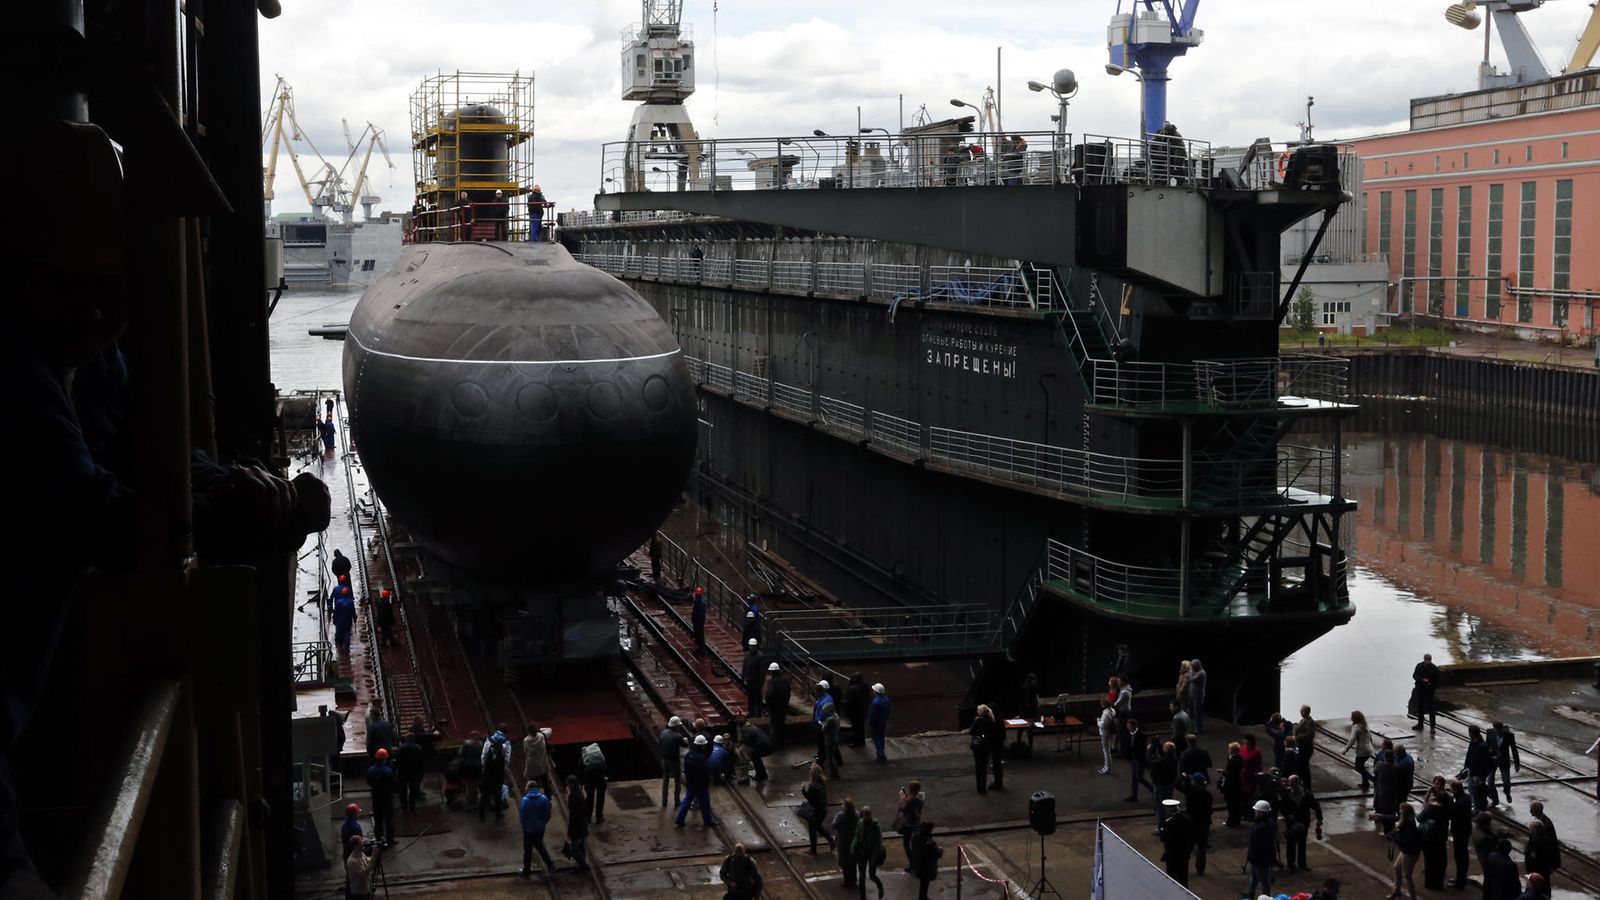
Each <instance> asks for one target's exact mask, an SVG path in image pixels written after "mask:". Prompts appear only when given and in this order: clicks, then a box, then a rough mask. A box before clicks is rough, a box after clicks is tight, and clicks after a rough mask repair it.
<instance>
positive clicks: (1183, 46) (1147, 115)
mask: <svg viewBox="0 0 1600 900" xmlns="http://www.w3.org/2000/svg"><path fill="white" fill-rule="evenodd" d="M1141 6H1142V7H1143V8H1142V9H1141V8H1140V7H1141ZM1199 8H1200V0H1132V3H1131V6H1130V11H1129V12H1123V11H1122V0H1117V14H1116V15H1114V16H1112V17H1111V27H1110V28H1109V29H1107V35H1106V43H1107V44H1108V49H1109V50H1110V51H1111V64H1110V65H1109V66H1107V67H1106V68H1107V70H1108V71H1111V72H1112V73H1113V74H1118V73H1120V71H1122V70H1137V73H1136V74H1137V75H1138V76H1139V82H1140V84H1139V88H1140V90H1141V91H1142V92H1143V98H1142V102H1141V103H1140V108H1141V109H1142V111H1143V115H1142V118H1143V120H1144V133H1145V134H1146V135H1149V134H1153V133H1155V132H1158V131H1160V130H1161V126H1162V125H1163V124H1165V123H1166V121H1167V82H1168V81H1170V80H1171V79H1170V78H1169V77H1168V76H1167V66H1168V65H1170V64H1171V63H1172V61H1173V60H1174V59H1176V58H1177V57H1180V56H1182V55H1184V54H1185V53H1188V52H1189V48H1190V47H1195V46H1198V45H1199V44H1200V41H1201V40H1202V39H1203V38H1204V37H1205V32H1203V31H1201V30H1200V29H1198V28H1196V27H1194V16H1195V13H1196V11H1198V10H1199Z"/></svg>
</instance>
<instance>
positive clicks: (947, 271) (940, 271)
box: [574, 243, 1067, 310]
mask: <svg viewBox="0 0 1600 900" xmlns="http://www.w3.org/2000/svg"><path fill="white" fill-rule="evenodd" d="M692 246H693V245H690V244H687V243H685V244H682V245H681V246H675V247H673V248H672V249H673V250H674V251H675V252H674V253H671V254H663V255H658V254H624V253H602V252H588V253H578V254H576V255H575V256H574V259H576V260H577V261H578V262H581V263H584V264H585V265H590V266H594V267H595V268H597V269H599V270H601V271H603V272H606V273H609V274H611V275H615V276H616V277H618V278H648V279H655V280H658V281H674V282H680V283H686V284H707V285H717V286H732V287H735V288H743V289H750V290H764V291H772V292H773V293H779V294H795V295H800V296H805V295H809V294H814V293H815V294H829V295H835V296H844V297H872V298H873V299H877V300H889V301H894V300H906V299H918V300H922V301H924V302H927V303H948V304H952V305H959V306H992V307H1001V308H1007V309H1038V310H1048V309H1064V308H1065V307H1066V304H1067V300H1066V294H1065V291H1064V290H1063V289H1062V287H1061V285H1060V283H1059V282H1058V281H1057V279H1056V276H1055V273H1054V272H1052V271H1050V270H1049V269H1041V268H1038V267H1035V266H1032V265H1024V266H1019V267H1017V268H1000V267H985V266H911V265H903V264H899V263H867V262H854V261H842V260H825V261H820V262H812V261H810V260H797V259H778V260H770V259H766V258H760V259H727V258H716V257H704V258H701V259H694V258H692V257H690V256H689V255H688V254H689V252H690V250H691V249H692Z"/></svg>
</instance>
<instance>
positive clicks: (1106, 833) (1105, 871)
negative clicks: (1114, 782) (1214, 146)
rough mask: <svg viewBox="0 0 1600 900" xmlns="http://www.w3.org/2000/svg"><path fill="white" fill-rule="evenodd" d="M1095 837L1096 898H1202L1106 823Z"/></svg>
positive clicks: (1132, 899)
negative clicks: (1131, 845) (1170, 876)
mask: <svg viewBox="0 0 1600 900" xmlns="http://www.w3.org/2000/svg"><path fill="white" fill-rule="evenodd" d="M1097 824H1098V825H1099V827H1098V828H1097V830H1096V832H1095V838H1094V883H1093V885H1092V886H1091V893H1090V896H1092V897H1093V898H1094V900H1199V898H1198V897H1196V896H1195V894H1194V893H1193V892H1191V891H1190V890H1189V889H1188V888H1186V887H1184V886H1183V885H1181V884H1179V883H1177V882H1176V881H1173V880H1172V879H1171V878H1169V877H1168V876H1167V873H1166V870H1164V869H1163V868H1162V867H1160V866H1158V865H1156V864H1155V863H1153V862H1151V861H1150V860H1148V859H1146V858H1145V857H1144V855H1143V854H1141V853H1140V852H1139V851H1137V850H1135V849H1133V848H1132V847H1130V846H1129V845H1128V842H1127V841H1124V840H1123V839H1122V838H1120V837H1118V836H1117V833H1116V832H1115V831H1112V830H1111V829H1110V828H1109V827H1107V826H1106V825H1105V823H1103V822H1101V823H1097Z"/></svg>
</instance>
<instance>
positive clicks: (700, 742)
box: [694, 734, 706, 747]
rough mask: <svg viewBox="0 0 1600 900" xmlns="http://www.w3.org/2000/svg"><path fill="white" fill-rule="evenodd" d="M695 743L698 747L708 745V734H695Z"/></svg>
mask: <svg viewBox="0 0 1600 900" xmlns="http://www.w3.org/2000/svg"><path fill="white" fill-rule="evenodd" d="M694 745H695V746H696V747H704V746H705V745H706V736H705V735H703V734H697V735H695V736H694Z"/></svg>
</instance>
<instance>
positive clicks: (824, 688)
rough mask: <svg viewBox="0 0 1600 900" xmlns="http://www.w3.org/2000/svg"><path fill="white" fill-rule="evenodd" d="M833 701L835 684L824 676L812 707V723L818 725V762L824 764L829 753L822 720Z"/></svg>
mask: <svg viewBox="0 0 1600 900" xmlns="http://www.w3.org/2000/svg"><path fill="white" fill-rule="evenodd" d="M833 703H834V700H833V686H832V685H830V684H828V680H827V679H826V678H824V679H823V680H821V681H819V682H817V702H816V704H815V705H813V706H812V707H811V724H812V725H815V726H816V727H817V762H820V763H823V764H824V765H826V764H827V760H828V755H827V747H826V746H825V745H824V739H823V729H822V722H823V720H824V719H826V718H827V716H825V715H823V713H822V711H823V710H824V709H826V708H827V707H829V706H832V705H833Z"/></svg>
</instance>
